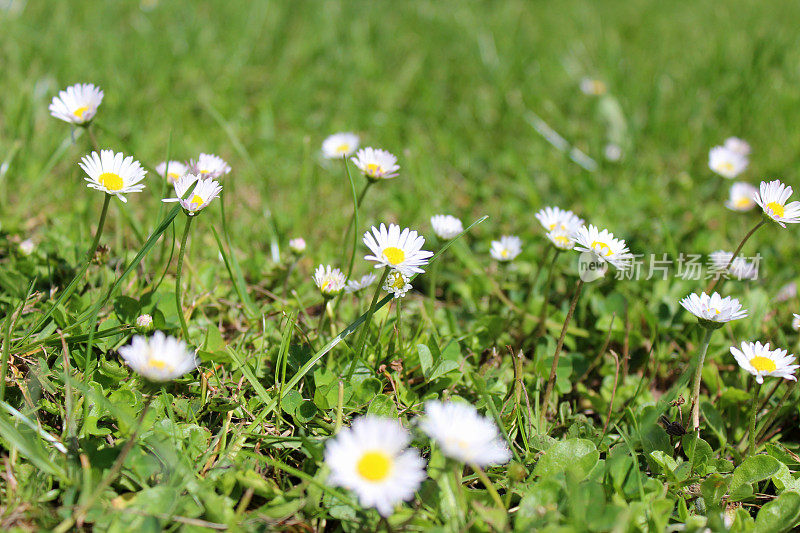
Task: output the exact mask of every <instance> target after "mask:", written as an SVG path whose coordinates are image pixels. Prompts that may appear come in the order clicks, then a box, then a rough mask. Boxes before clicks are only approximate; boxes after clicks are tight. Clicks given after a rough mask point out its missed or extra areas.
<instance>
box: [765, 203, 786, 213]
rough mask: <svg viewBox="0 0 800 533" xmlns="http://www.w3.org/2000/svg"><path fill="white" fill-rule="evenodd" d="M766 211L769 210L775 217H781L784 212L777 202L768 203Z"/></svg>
mask: <svg viewBox="0 0 800 533" xmlns="http://www.w3.org/2000/svg"><path fill="white" fill-rule="evenodd" d="M767 209H770V210H771V211H772V213H773V214H774V215H775V216H776V217H783V214H784V212H785V211H784V209H783V205H781V204H779V203H778V202H770V203H768V204H767Z"/></svg>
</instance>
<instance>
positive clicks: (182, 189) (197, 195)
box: [161, 174, 222, 216]
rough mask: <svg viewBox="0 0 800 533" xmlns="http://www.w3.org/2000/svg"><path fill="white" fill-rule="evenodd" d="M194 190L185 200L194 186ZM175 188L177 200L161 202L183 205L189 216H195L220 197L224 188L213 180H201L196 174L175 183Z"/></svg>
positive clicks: (167, 199)
mask: <svg viewBox="0 0 800 533" xmlns="http://www.w3.org/2000/svg"><path fill="white" fill-rule="evenodd" d="M195 182H196V183H197V185H195V187H194V190H192V192H191V193H190V196H189V197H187V198H184V195H186V192H187V191H188V190H189V188H190V187H191V186H192V185H193V184H194V183H195ZM173 187H174V189H175V196H176V197H175V198H164V199H163V200H161V201H162V202H166V203H171V202H178V203H180V204H181V207H183V208H184V209H185V210H186V214H187V215H189V216H194V215H195V214H196V213H197V212H198V211H200V210H201V209H203V208H205V207H206V206H207V205H208V204H210V203H211V201H212V200H213V199H214V198H217V197H218V196H219V193H220V192H222V186H221V185H220V184H219V183H218V182H216V181H214V180H212V179H211V178H208V179H201V178H200V176H195V175H194V174H186V175H185V176H183V177H181V178H179V179H178V180H177V181H175V183H173Z"/></svg>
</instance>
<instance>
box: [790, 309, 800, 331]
mask: <svg viewBox="0 0 800 533" xmlns="http://www.w3.org/2000/svg"><path fill="white" fill-rule="evenodd" d="M792 329H793V330H795V331H800V315H798V314H797V313H792Z"/></svg>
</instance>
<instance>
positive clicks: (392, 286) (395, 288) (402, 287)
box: [383, 270, 411, 298]
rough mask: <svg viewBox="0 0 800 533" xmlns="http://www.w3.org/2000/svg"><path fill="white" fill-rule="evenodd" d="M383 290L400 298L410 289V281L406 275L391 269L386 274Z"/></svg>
mask: <svg viewBox="0 0 800 533" xmlns="http://www.w3.org/2000/svg"><path fill="white" fill-rule="evenodd" d="M383 290H385V291H386V292H391V293H392V294H394V297H395V298H402V297H403V296H405V295H406V293H407V292H408V291H409V290H411V283H410V282H409V280H408V276H406V275H405V274H403V273H402V272H400V271H399V270H392V271H391V272H389V275H388V276H386V283H384V284H383Z"/></svg>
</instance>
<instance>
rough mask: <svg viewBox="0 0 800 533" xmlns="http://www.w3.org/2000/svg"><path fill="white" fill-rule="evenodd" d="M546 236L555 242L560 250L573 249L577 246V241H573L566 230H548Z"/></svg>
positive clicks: (554, 244)
mask: <svg viewBox="0 0 800 533" xmlns="http://www.w3.org/2000/svg"><path fill="white" fill-rule="evenodd" d="M545 236H546V237H547V238H548V239H549V240H550V242H551V243H553V246H555V247H556V248H558V249H559V250H572V249H573V248H575V241H573V240H572V238H571V237H570V234H569V233H567V232H566V231H564V230H560V229H554V230H553V231H548V232H547V234H546V235H545Z"/></svg>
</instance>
